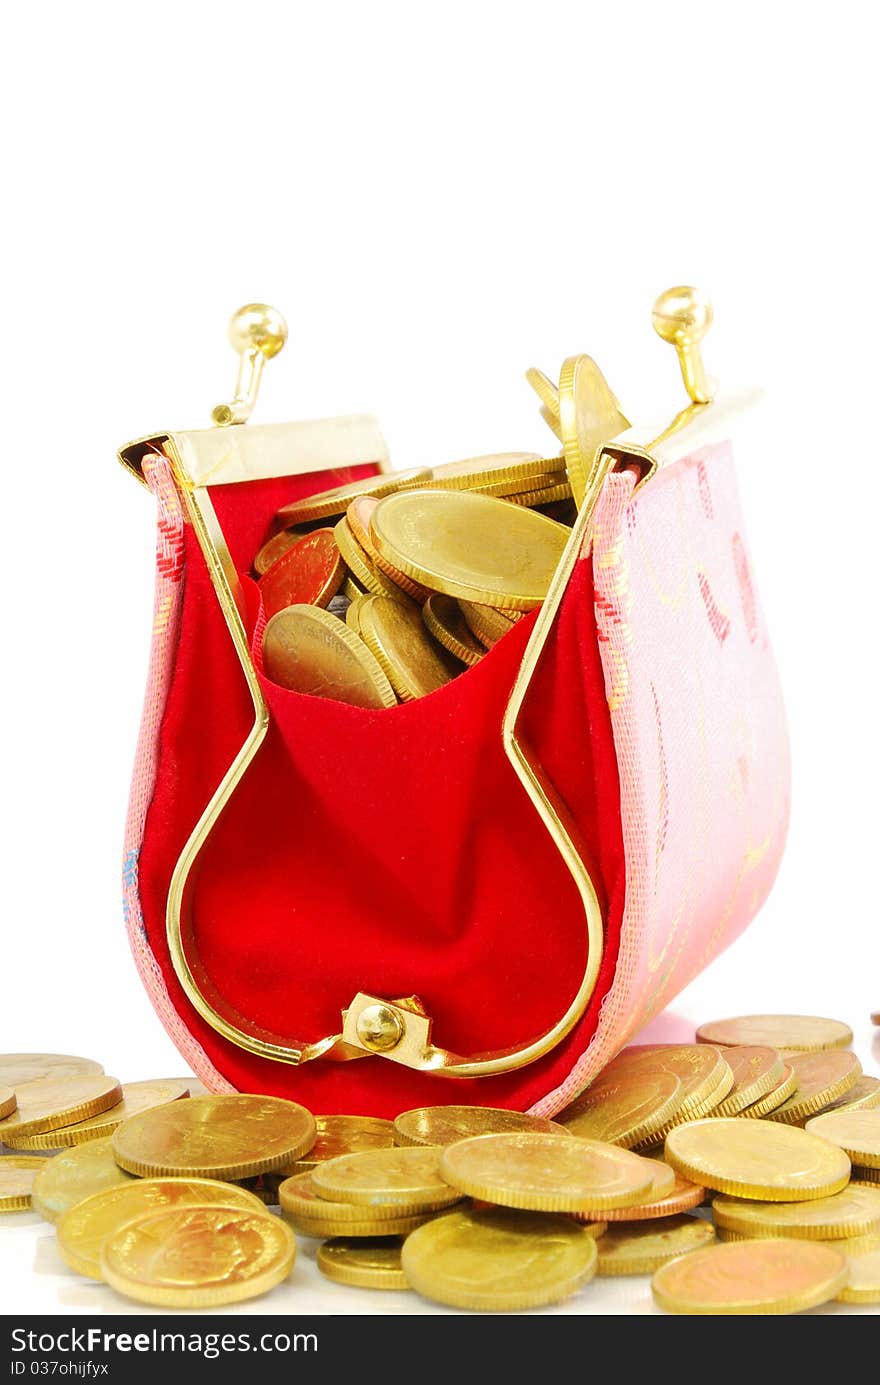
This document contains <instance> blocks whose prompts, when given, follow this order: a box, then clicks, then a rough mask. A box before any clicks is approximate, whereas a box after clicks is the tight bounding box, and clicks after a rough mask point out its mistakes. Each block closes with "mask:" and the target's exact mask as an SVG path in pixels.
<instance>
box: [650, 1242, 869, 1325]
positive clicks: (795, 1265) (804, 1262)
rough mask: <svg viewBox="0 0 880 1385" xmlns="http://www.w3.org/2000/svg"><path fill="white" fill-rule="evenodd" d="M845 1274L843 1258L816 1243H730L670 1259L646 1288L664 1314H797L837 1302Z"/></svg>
mask: <svg viewBox="0 0 880 1385" xmlns="http://www.w3.org/2000/svg"><path fill="white" fill-rule="evenodd" d="M847 1274H848V1269H847V1261H846V1257H845V1256H844V1255H843V1254H842V1253H841V1252H840V1251H839V1250H836V1249H834V1248H833V1247H831V1246H828V1245H821V1244H818V1243H817V1242H815V1241H734V1242H731V1243H729V1244H724V1245H714V1246H708V1247H707V1248H706V1249H705V1250H695V1251H694V1252H693V1253H692V1254H690V1255H683V1256H681V1257H680V1258H679V1259H678V1260H671V1261H670V1262H669V1264H668V1265H663V1266H661V1268H660V1269H659V1270H657V1272H656V1274H655V1275H654V1278H653V1280H652V1282H651V1290H652V1292H653V1295H654V1301H655V1303H656V1304H657V1305H658V1306H659V1307H660V1308H663V1309H664V1310H665V1311H666V1312H667V1313H688V1314H697V1313H702V1314H712V1315H715V1314H718V1315H721V1314H731V1315H740V1316H742V1315H745V1314H756V1313H761V1314H765V1313H802V1312H804V1311H805V1310H806V1309H807V1308H816V1307H818V1305H819V1304H820V1303H827V1302H829V1300H831V1299H833V1298H836V1297H837V1295H838V1294H839V1293H840V1290H841V1289H842V1288H843V1287H844V1285H845V1284H846V1282H847Z"/></svg>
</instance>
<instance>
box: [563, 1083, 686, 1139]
mask: <svg viewBox="0 0 880 1385" xmlns="http://www.w3.org/2000/svg"><path fill="white" fill-rule="evenodd" d="M682 1091H683V1084H682V1081H681V1079H680V1078H679V1077H677V1076H676V1075H675V1073H672V1072H639V1071H638V1070H635V1071H631V1072H626V1071H624V1072H621V1073H620V1075H619V1076H618V1077H606V1076H605V1075H604V1074H602V1075H600V1076H599V1077H598V1078H597V1080H596V1081H595V1082H594V1083H593V1085H592V1086H591V1087H588V1088H587V1090H586V1092H584V1094H583V1095H582V1096H579V1097H578V1098H577V1100H576V1101H573V1102H572V1104H571V1105H570V1106H567V1107H566V1108H565V1110H564V1111H562V1112H561V1113H560V1115H559V1118H558V1119H559V1123H560V1124H561V1125H563V1126H564V1127H565V1129H566V1130H568V1131H570V1133H571V1134H572V1135H586V1136H588V1137H589V1138H591V1139H593V1140H605V1141H606V1142H607V1143H608V1144H612V1145H622V1146H623V1147H624V1149H632V1147H633V1145H637V1144H643V1143H644V1142H645V1141H647V1140H650V1139H653V1138H654V1137H655V1136H656V1134H657V1131H658V1130H660V1129H662V1127H663V1126H664V1125H665V1124H666V1122H667V1121H668V1120H669V1119H670V1118H671V1117H672V1116H673V1115H674V1114H675V1112H676V1111H677V1110H678V1107H679V1105H680V1103H681V1093H682Z"/></svg>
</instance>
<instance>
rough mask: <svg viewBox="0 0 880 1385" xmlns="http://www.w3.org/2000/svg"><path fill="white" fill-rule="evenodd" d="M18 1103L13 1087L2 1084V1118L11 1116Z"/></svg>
mask: <svg viewBox="0 0 880 1385" xmlns="http://www.w3.org/2000/svg"><path fill="white" fill-rule="evenodd" d="M17 1105H18V1102H17V1101H16V1099H15V1092H14V1091H13V1090H12V1088H11V1087H3V1086H0V1120H3V1119H4V1117H6V1116H11V1115H12V1113H13V1111H14V1110H15V1108H16V1106H17Z"/></svg>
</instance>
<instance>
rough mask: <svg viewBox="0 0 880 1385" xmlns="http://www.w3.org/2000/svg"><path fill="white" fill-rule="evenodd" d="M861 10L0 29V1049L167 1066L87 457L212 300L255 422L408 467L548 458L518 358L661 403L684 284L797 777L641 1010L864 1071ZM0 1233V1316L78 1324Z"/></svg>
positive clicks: (122, 541) (153, 394)
mask: <svg viewBox="0 0 880 1385" xmlns="http://www.w3.org/2000/svg"><path fill="white" fill-rule="evenodd" d="M872 24H873V12H872V7H869V6H867V5H860V4H852V3H846V0H844V2H843V3H840V2H839V3H837V4H836V5H835V6H834V7H833V8H832V9H831V10H829V9H828V8H827V7H824V6H823V7H819V6H818V5H812V4H809V3H806V4H800V5H793V4H792V5H789V4H778V5H768V4H767V3H766V0H765V3H757V4H755V3H751V0H740V3H738V4H737V5H735V6H733V5H728V6H722V5H718V4H711V3H706V0H703V3H696V4H685V3H674V2H671V0H667V3H665V4H663V5H653V4H650V3H644V4H633V3H630V4H625V3H623V4H621V3H617V4H614V5H603V6H591V5H588V4H584V3H553V2H552V0H545V2H544V4H542V5H540V6H535V5H522V4H518V3H514V0H507V2H506V3H499V4H494V3H483V4H480V3H475V2H474V0H471V3H464V4H461V3H457V2H456V0H446V3H445V4H444V5H442V6H435V7H432V8H428V7H426V6H421V5H415V4H389V3H381V0H373V3H371V4H370V5H363V6H355V5H351V6H349V5H342V4H332V3H323V4H321V5H305V4H302V3H296V2H294V3H287V4H283V3H278V4H267V3H259V2H255V0H251V2H250V3H249V4H247V5H242V4H236V5H232V4H228V3H225V0H214V2H213V3H211V4H207V3H205V4H197V3H191V4H186V3H180V0H178V3H175V4H173V5H172V4H167V3H164V0H152V2H151V3H150V4H149V5H144V6H138V7H135V6H120V5H118V4H113V5H111V4H106V5H102V4H95V3H89V2H88V0H83V2H82V3H80V4H78V5H75V6H69V5H62V4H57V5H52V4H40V3H34V4H32V5H29V6H17V7H16V8H15V12H14V13H12V14H10V15H9V16H7V19H6V20H5V22H4V40H5V42H4V48H5V52H4V58H3V69H4V70H3V78H2V87H0V118H2V128H3V131H4V140H3V143H4V154H3V163H4V173H3V190H4V193H5V205H6V211H5V213H4V216H3V222H2V227H0V237H2V242H3V244H2V261H0V263H2V274H3V292H2V300H0V301H2V308H3V327H2V336H0V356H2V359H0V368H2V376H0V379H2V385H3V390H2V401H3V424H2V429H3V435H2V436H3V449H2V450H3V459H2V500H3V503H2V505H0V522H2V553H3V559H4V567H5V572H6V580H5V598H6V599H5V603H4V625H5V631H4V633H5V648H6V658H5V676H4V678H3V680H2V694H0V695H2V699H3V720H2V725H3V727H4V729H5V736H4V752H3V787H4V793H3V805H4V819H5V820H4V825H3V838H2V839H3V846H4V858H5V859H4V864H3V890H4V896H5V898H4V906H5V907H4V914H5V927H4V942H3V953H2V957H3V1003H2V1009H0V1050H43V1049H47V1050H61V1051H70V1052H82V1053H87V1054H91V1055H93V1056H95V1057H99V1058H100V1059H101V1060H102V1061H103V1062H104V1063H105V1065H106V1066H107V1068H108V1070H111V1071H115V1072H117V1073H118V1075H119V1076H120V1077H122V1078H123V1079H126V1078H128V1079H133V1078H137V1077H146V1076H157V1075H166V1074H171V1073H177V1072H179V1071H181V1070H182V1067H183V1065H182V1062H181V1061H180V1059H179V1058H178V1056H177V1055H176V1053H175V1052H174V1050H173V1048H172V1046H171V1044H170V1041H169V1040H168V1039H167V1038H166V1036H165V1034H164V1032H163V1031H162V1029H161V1027H160V1026H159V1024H158V1021H157V1020H156V1019H155V1018H154V1015H153V1012H152V1010H151V1008H150V1006H149V1004H148V1001H147V999H146V997H145V995H144V993H143V992H142V990H141V988H140V983H139V982H138V980H137V978H136V975H135V972H134V968H133V965H132V962H131V959H130V956H129V953H128V947H127V943H126V941H125V936H124V932H123V926H122V916H121V908H120V885H119V874H120V872H119V859H120V843H121V836H122V827H123V820H124V814H125V805H126V795H127V789H128V779H129V772H130V768H131V763H132V758H133V753H134V746H135V737H136V732H137V727H138V722H139V718H140V703H141V698H142V694H143V687H144V681H145V673H146V660H147V652H148V641H149V632H150V623H151V606H152V566H153V556H152V555H153V513H152V507H151V504H150V501H149V499H148V497H147V496H146V494H145V493H144V492H142V491H141V490H140V488H139V487H137V486H136V485H135V484H134V483H133V482H132V481H131V479H130V478H129V477H128V476H127V475H126V474H125V473H124V472H123V471H122V469H121V468H120V467H118V465H117V464H116V463H115V461H114V453H115V449H116V448H117V446H119V445H120V444H121V443H123V442H124V441H126V440H127V439H129V438H132V437H136V436H138V435H141V434H143V433H145V432H148V431H150V430H155V429H163V428H167V427H175V426H177V427H194V426H202V425H204V424H206V423H207V422H208V415H209V411H210V407H211V406H212V405H213V404H214V403H216V402H217V401H218V400H220V399H223V398H226V397H228V395H229V392H230V388H231V383H232V380H233V376H234V369H235V361H234V358H233V356H232V353H231V351H230V349H229V347H228V345H227V344H226V340H225V328H226V321H227V318H228V315H229V313H230V312H231V311H232V310H233V309H234V308H235V307H236V306H237V305H238V304H239V303H241V302H244V301H247V300H250V299H264V300H267V301H269V302H272V303H275V304H277V305H278V306H279V307H281V308H282V309H283V311H284V312H285V313H286V315H287V317H288V321H289V324H290V330H291V339H290V343H289V345H288V347H287V350H286V351H285V353H284V354H283V355H282V356H281V357H280V358H279V359H278V360H277V361H275V362H273V363H272V365H270V367H269V369H268V370H267V373H266V379H265V384H264V390H263V396H262V399H261V403H260V406H259V418H260V420H262V421H269V420H272V419H288V418H296V417H318V416H322V415H326V414H332V413H344V412H350V411H351V412H353V411H361V410H364V411H373V412H375V413H377V414H378V415H379V417H380V419H381V421H382V424H383V427H384V430H385V433H386V436H387V437H388V439H389V442H390V445H391V449H392V457H393V461H394V463H395V464H396V465H397V466H412V465H414V464H416V463H425V462H427V463H430V462H434V461H443V460H447V459H449V458H453V457H459V456H466V455H469V454H473V453H478V452H481V451H486V452H488V451H497V450H502V449H507V448H532V447H536V448H547V447H551V446H552V439H551V437H550V434H549V433H547V431H546V429H545V427H544V425H543V424H542V423H541V421H540V419H539V417H538V414H537V410H536V405H535V401H534V398H533V396H532V394H531V391H530V390H529V388H528V387H527V385H526V384H525V383H524V381H523V378H522V376H523V372H524V370H525V369H526V367H528V366H530V365H533V364H537V365H540V366H541V367H543V368H544V369H545V370H546V371H548V373H550V374H551V375H553V374H555V372H556V371H557V370H558V366H559V363H560V362H561V360H562V358H563V357H564V356H566V355H568V354H570V353H573V352H576V351H589V352H591V353H592V354H595V355H596V357H597V358H598V360H599V361H600V363H601V364H602V366H603V368H604V370H605V372H606V373H607V375H608V377H609V380H610V381H611V383H612V386H613V387H614V388H615V390H616V391H617V393H618V394H619V396H620V398H621V400H622V402H623V405H624V407H625V409H626V410H627V412H628V413H629V414H630V417H632V418H635V419H638V418H639V417H640V415H641V416H644V415H647V416H648V417H652V416H653V415H654V413H655V411H656V407H657V406H658V405H659V406H660V407H661V408H669V409H671V408H673V407H677V406H678V403H679V401H680V399H681V394H680V382H679V379H678V375H677V368H676V366H675V361H674V356H673V353H672V351H671V350H670V348H668V347H666V346H663V345H661V344H660V342H659V341H658V340H657V338H656V337H654V335H653V333H652V331H651V328H650V320H649V313H650V306H651V303H652V300H653V298H654V296H655V294H656V293H657V292H658V291H659V290H660V289H662V288H664V287H666V286H667V285H669V284H674V283H678V282H693V283H697V284H699V285H701V286H703V287H704V288H705V289H706V290H707V291H708V292H709V293H710V295H711V297H712V299H713V301H714V305H715V311H716V325H715V328H714V329H713V332H712V335H711V338H710V340H709V342H708V344H707V348H706V355H707V358H708V362H709V365H710V368H711V370H712V371H713V373H715V374H716V375H717V376H718V377H719V378H720V379H721V380H722V381H723V382H724V383H725V384H726V385H736V384H743V383H755V384H759V385H762V386H764V387H765V388H766V389H767V391H768V392H769V402H768V407H767V409H766V410H765V414H764V417H763V419H762V421H761V424H760V427H759V429H758V431H757V433H756V434H755V435H754V436H753V437H752V440H751V442H750V444H749V446H748V447H744V448H743V449H742V450H741V454H740V484H741V488H742V491H743V498H744V503H745V508H746V514H747V518H748V523H749V531H750V540H751V547H752V551H753V556H754V560H755V566H756V570H757V574H758V579H759V582H760V587H761V593H762V598H763V602H764V605H765V609H766V613H767V617H768V621H769V624H770V629H771V632H772V634H773V636H774V640H775V645H776V652H777V656H778V659H779V663H780V667H781V671H782V676H783V681H784V685H785V688H786V692H787V699H788V708H789V714H790V720H791V736H792V746H793V757H794V773H795V781H794V809H793V817H792V825H791V836H790V841H789V846H788V851H787V855H786V858H785V861H784V864H783V867H782V871H781V874H780V877H779V880H778V884H777V886H776V888H775V891H774V893H773V896H772V898H771V900H770V901H769V903H768V904H767V906H766V907H765V909H764V911H763V913H762V915H761V917H760V918H759V919H758V921H757V922H756V923H755V924H754V926H753V927H752V929H751V930H750V932H749V934H748V935H747V936H746V937H745V938H744V939H743V940H742V941H740V942H739V943H738V944H737V945H736V946H735V947H734V949H733V950H732V951H731V952H730V953H729V954H727V955H725V956H724V957H723V958H721V959H720V960H719V961H718V962H716V963H715V965H714V966H713V967H712V968H711V970H710V971H709V972H708V973H707V974H706V975H705V976H704V977H702V978H700V979H699V980H698V981H697V982H695V983H694V984H693V985H692V986H691V987H690V989H689V991H688V992H687V993H685V995H684V996H683V997H681V999H680V1001H679V1003H678V1005H677V1009H678V1010H679V1011H680V1012H681V1013H682V1014H684V1015H686V1016H689V1017H690V1018H692V1019H697V1020H699V1019H701V1018H706V1017H711V1016H715V1015H719V1014H722V1013H731V1012H733V1013H737V1012H743V1011H752V1010H763V1009H772V1010H779V1009H781V1010H799V1011H804V1012H811V1011H813V1012H818V1013H823V1014H832V1015H839V1016H841V1017H843V1018H847V1019H849V1020H850V1022H852V1023H854V1024H855V1025H856V1027H857V1030H858V1038H857V1042H858V1046H859V1052H860V1055H861V1057H862V1059H863V1062H864V1064H865V1067H866V1069H867V1070H869V1071H870V1070H871V1069H872V1066H873V1067H874V1068H876V1060H877V1053H876V1051H875V1054H874V1058H873V1063H872V1056H871V1050H870V1025H869V1024H868V1022H867V1016H868V1012H869V1011H870V1010H871V1009H872V1008H874V1009H876V1008H878V1006H880V967H878V946H877V903H876V878H877V877H876V862H877V854H878V847H877V840H876V833H877V812H876V796H877V770H878V730H877V723H878V718H877V679H876V642H877V576H876V574H877V555H878V534H877V523H876V515H877V502H878V480H877V460H878V441H877V438H878V425H877V421H876V416H875V415H876V410H875V398H876V392H877V370H878V365H877V350H876V324H877V319H878V309H880V292H878V277H877V246H878V241H880V237H878V229H880V228H878V216H877V190H876V134H877V116H878V109H877V99H876V95H875V93H876V71H875V63H876V52H877V48H876V34H872V33H871V32H870V29H871V27H872ZM12 1220H14V1221H15V1222H16V1224H18V1223H19V1221H21V1222H22V1223H23V1224H22V1225H20V1226H19V1225H17V1226H16V1227H15V1228H13V1227H11V1226H10V1228H9V1231H10V1239H9V1240H8V1241H6V1242H4V1240H3V1236H4V1234H5V1233H4V1231H3V1228H0V1302H2V1303H3V1304H4V1307H5V1308H6V1309H7V1311H13V1310H15V1311H17V1310H24V1309H28V1308H31V1309H38V1308H42V1309H47V1308H50V1307H52V1306H53V1305H54V1304H55V1303H56V1302H61V1303H62V1305H63V1306H65V1307H69V1308H71V1309H75V1306H76V1305H75V1303H71V1302H70V1301H69V1294H68V1295H67V1298H65V1293H66V1292H67V1291H66V1290H64V1292H61V1297H60V1299H59V1298H58V1293H59V1292H60V1291H59V1289H58V1285H59V1284H62V1281H61V1280H58V1281H56V1280H55V1278H54V1277H53V1276H52V1275H49V1276H47V1275H45V1274H43V1275H40V1274H35V1273H33V1272H32V1269H33V1258H34V1257H33V1254H32V1248H33V1241H34V1239H35V1238H36V1234H35V1232H32V1231H31V1230H29V1228H28V1226H27V1225H25V1224H24V1223H25V1222H26V1221H27V1219H26V1218H25V1219H19V1218H15V1219H12ZM13 1231H14V1232H15V1235H14V1236H13V1235H12V1233H13ZM44 1232H45V1228H41V1234H43V1235H44ZM4 1245H6V1246H7V1248H8V1249H6V1250H4ZM13 1245H15V1246H16V1247H18V1250H17V1252H16V1254H15V1255H13V1254H12V1250H11V1247H12V1246H13ZM22 1247H25V1249H22ZM38 1258H39V1257H38ZM4 1276H5V1279H6V1282H4ZM69 1283H70V1281H67V1284H68V1287H69ZM638 1284H639V1292H641V1293H642V1300H644V1303H643V1307H642V1308H638V1307H637V1306H636V1307H633V1306H632V1304H631V1303H630V1302H629V1300H628V1299H627V1297H626V1294H627V1293H629V1294H630V1296H631V1295H632V1292H633V1290H632V1288H631V1287H630V1288H629V1289H626V1290H624V1289H623V1288H620V1287H619V1286H615V1285H612V1286H611V1287H610V1288H609V1287H608V1286H607V1285H605V1286H603V1288H602V1290H601V1291H600V1290H599V1289H597V1288H595V1286H594V1290H593V1294H592V1297H591V1298H590V1299H589V1303H588V1302H587V1296H583V1301H582V1300H581V1299H579V1300H577V1301H576V1304H575V1308H576V1311H581V1312H583V1311H587V1312H590V1311H600V1312H615V1311H627V1312H632V1311H643V1310H644V1309H645V1306H646V1304H647V1299H646V1298H645V1295H644V1293H643V1290H644V1284H643V1282H642V1281H638ZM98 1292H99V1293H100V1294H103V1295H104V1298H103V1299H102V1302H104V1303H105V1304H106V1303H108V1302H109V1298H110V1295H109V1291H106V1290H100V1291H98ZM285 1292H286V1291H285ZM338 1292H342V1291H338ZM74 1297H76V1295H74ZM400 1297H401V1296H397V1302H398V1305H399V1302H400ZM80 1298H82V1293H80ZM348 1298H349V1299H352V1298H357V1295H354V1294H353V1293H351V1294H349V1295H348ZM94 1301H95V1299H94V1296H93V1297H92V1298H91V1299H90V1298H89V1296H88V1294H86V1302H87V1305H89V1304H91V1303H92V1302H94ZM321 1302H322V1303H323V1304H324V1305H325V1306H326V1307H327V1308H328V1309H329V1308H330V1307H335V1308H336V1309H337V1310H338V1309H339V1308H340V1300H339V1299H338V1298H337V1297H333V1296H331V1295H328V1296H327V1297H326V1298H325V1299H322V1300H321ZM366 1302H367V1303H369V1304H370V1305H372V1296H369V1295H367V1296H366ZM275 1304H276V1300H274V1299H273V1300H272V1301H271V1302H270V1303H269V1304H268V1305H267V1306H269V1307H272V1306H273V1305H275ZM261 1306H262V1305H260V1304H256V1305H255V1308H257V1309H259V1308H260V1307H261ZM285 1306H286V1307H295V1306H306V1304H305V1302H304V1301H303V1302H299V1301H297V1302H295V1301H294V1300H293V1299H291V1300H287V1299H285ZM308 1306H312V1307H313V1306H314V1303H313V1302H311V1301H310V1303H309V1304H308ZM412 1307H416V1308H421V1305H420V1304H418V1305H411V1308H412ZM348 1311H354V1310H353V1309H352V1308H349V1309H348ZM362 1311H368V1309H367V1308H364V1309H363V1310H362ZM372 1311H377V1310H375V1309H372ZM388 1311H392V1309H391V1306H390V1305H389V1308H388ZM397 1311H400V1308H399V1306H398V1309H397Z"/></svg>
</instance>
